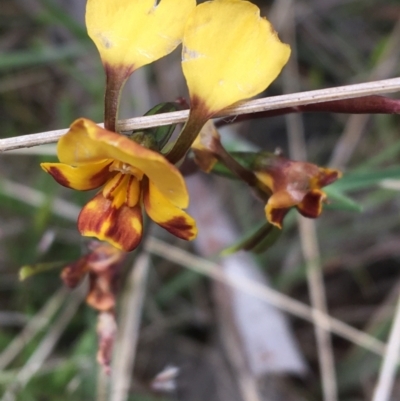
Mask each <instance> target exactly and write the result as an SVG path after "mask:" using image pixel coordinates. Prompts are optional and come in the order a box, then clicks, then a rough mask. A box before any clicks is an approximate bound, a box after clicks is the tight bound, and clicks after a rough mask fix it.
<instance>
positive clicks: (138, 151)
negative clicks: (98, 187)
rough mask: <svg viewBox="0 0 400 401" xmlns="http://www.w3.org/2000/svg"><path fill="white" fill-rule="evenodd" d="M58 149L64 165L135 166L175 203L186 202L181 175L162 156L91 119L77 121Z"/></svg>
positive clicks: (187, 199)
mask: <svg viewBox="0 0 400 401" xmlns="http://www.w3.org/2000/svg"><path fill="white" fill-rule="evenodd" d="M57 151H58V157H59V159H60V161H62V162H63V163H67V164H72V165H82V164H88V163H93V162H99V161H102V160H103V161H104V160H105V159H106V160H108V159H113V160H118V161H121V162H123V163H126V164H128V165H131V166H133V167H136V168H138V169H139V170H140V171H142V172H143V173H144V174H145V175H147V176H148V177H149V179H150V180H151V181H153V182H154V183H155V184H156V185H157V186H158V189H159V190H160V191H161V192H162V193H163V194H164V195H165V196H166V197H168V199H169V200H170V201H171V202H172V203H173V204H174V205H175V206H177V207H181V208H185V207H187V205H188V202H189V196H188V193H187V190H186V186H185V182H184V180H183V177H182V175H181V173H180V172H179V170H178V169H177V168H176V167H175V166H173V165H172V164H170V163H169V162H168V161H167V160H166V159H165V158H164V156H162V155H161V154H159V153H157V152H154V151H152V150H150V149H147V148H145V147H143V146H141V145H139V144H137V143H136V142H134V141H131V140H130V139H129V138H127V137H125V136H123V135H120V134H116V133H115V132H111V131H107V130H105V129H104V128H101V127H99V126H98V125H96V124H95V123H94V122H93V121H90V120H87V119H84V118H81V119H79V120H76V121H75V122H74V123H73V124H72V125H71V129H70V131H69V132H68V133H67V134H66V135H64V136H63V137H62V138H61V139H60V141H59V143H58V148H57Z"/></svg>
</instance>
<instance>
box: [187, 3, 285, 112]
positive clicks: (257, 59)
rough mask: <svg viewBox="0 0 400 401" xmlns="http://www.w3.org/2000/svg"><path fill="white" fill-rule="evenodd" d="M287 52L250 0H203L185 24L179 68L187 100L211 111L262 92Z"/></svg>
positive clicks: (274, 75)
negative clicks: (188, 95)
mask: <svg viewBox="0 0 400 401" xmlns="http://www.w3.org/2000/svg"><path fill="white" fill-rule="evenodd" d="M289 55H290V48H289V46H288V45H286V44H283V43H282V42H280V40H279V38H278V36H277V34H276V32H275V31H274V29H273V27H272V25H271V24H270V23H269V22H268V21H267V20H266V19H265V18H262V17H260V10H259V9H258V7H257V6H255V5H254V4H252V3H250V2H248V1H241V0H215V1H210V2H205V3H203V4H200V5H199V6H197V7H196V9H195V10H194V11H193V12H192V13H191V15H190V17H189V20H188V23H187V24H186V27H185V32H184V38H183V51H182V68H183V72H184V75H185V78H186V81H187V84H188V87H189V92H190V98H191V102H192V108H193V103H195V104H196V106H197V107H204V108H206V109H207V111H208V113H209V115H212V114H214V113H216V112H218V111H219V110H221V109H224V108H226V107H227V106H229V105H231V104H233V103H235V102H237V101H239V100H243V99H247V98H250V97H252V96H255V95H257V94H258V93H260V92H262V91H263V90H264V89H265V88H266V87H267V86H268V85H270V83H271V82H272V81H273V80H274V79H275V78H276V77H277V76H278V74H279V73H280V71H281V69H282V67H283V66H284V65H285V64H286V62H287V60H288V58H289Z"/></svg>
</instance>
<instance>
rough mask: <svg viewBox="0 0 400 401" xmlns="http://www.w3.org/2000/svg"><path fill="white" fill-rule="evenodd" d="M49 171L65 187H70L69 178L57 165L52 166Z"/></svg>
mask: <svg viewBox="0 0 400 401" xmlns="http://www.w3.org/2000/svg"><path fill="white" fill-rule="evenodd" d="M47 172H48V173H49V174H50V175H51V176H52V177H53V178H54V179H55V180H56V181H57V182H58V183H59V184H60V185H62V186H63V187H67V188H70V185H69V181H68V178H67V177H65V175H64V174H63V173H62V172H61V171H60V170H59V169H58V168H57V167H55V166H51V167H50V168H49V169H48V170H47Z"/></svg>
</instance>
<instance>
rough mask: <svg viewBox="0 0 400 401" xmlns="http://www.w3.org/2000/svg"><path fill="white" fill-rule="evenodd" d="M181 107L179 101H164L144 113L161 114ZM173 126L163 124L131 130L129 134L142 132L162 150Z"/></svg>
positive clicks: (148, 114) (149, 114) (173, 128)
mask: <svg viewBox="0 0 400 401" xmlns="http://www.w3.org/2000/svg"><path fill="white" fill-rule="evenodd" d="M181 109H182V107H181V105H180V104H179V103H174V102H165V103H160V104H157V105H156V106H154V107H153V108H152V109H150V110H149V111H148V112H147V113H146V114H145V116H153V115H155V114H161V113H170V112H172V111H177V110H181ZM175 127H176V124H172V125H164V126H161V127H155V128H149V129H146V130H138V131H132V134H131V135H130V136H135V134H137V133H144V135H148V136H150V137H151V138H152V139H153V140H154V142H155V147H156V148H157V149H158V150H162V148H163V147H164V146H165V145H166V144H167V142H168V141H169V139H170V138H171V135H172V133H173V132H174V130H175Z"/></svg>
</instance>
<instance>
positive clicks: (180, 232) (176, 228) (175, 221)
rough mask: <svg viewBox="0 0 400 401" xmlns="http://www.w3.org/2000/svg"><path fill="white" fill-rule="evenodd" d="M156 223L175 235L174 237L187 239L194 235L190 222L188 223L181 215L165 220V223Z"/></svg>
mask: <svg viewBox="0 0 400 401" xmlns="http://www.w3.org/2000/svg"><path fill="white" fill-rule="evenodd" d="M157 224H158V225H159V226H161V227H162V228H164V229H166V230H167V231H168V232H170V233H171V234H173V235H175V237H178V238H181V239H184V240H187V241H189V240H190V239H193V238H194V235H195V232H194V231H193V229H194V227H193V226H192V225H191V224H188V223H187V221H186V219H185V218H184V217H183V216H177V217H174V218H172V219H171V220H169V221H166V222H165V223H157Z"/></svg>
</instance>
